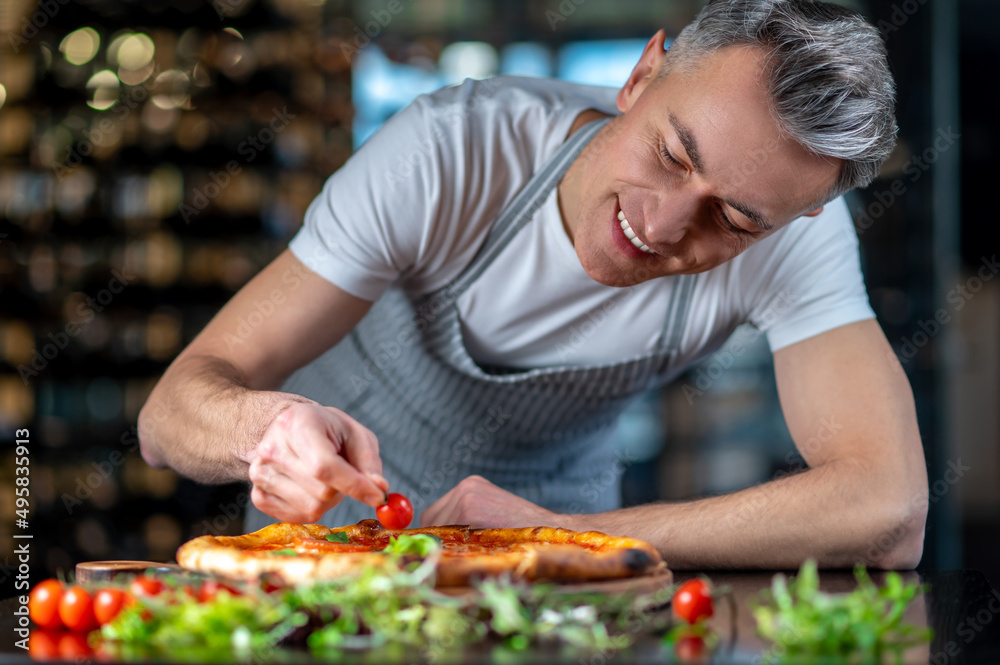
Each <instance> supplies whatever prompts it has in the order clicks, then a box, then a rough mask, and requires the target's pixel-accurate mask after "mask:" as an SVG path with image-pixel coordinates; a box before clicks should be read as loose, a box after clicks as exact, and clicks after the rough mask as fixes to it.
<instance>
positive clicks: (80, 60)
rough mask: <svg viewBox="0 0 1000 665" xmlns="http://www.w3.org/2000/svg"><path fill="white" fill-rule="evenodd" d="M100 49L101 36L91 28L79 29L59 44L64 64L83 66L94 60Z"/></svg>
mask: <svg viewBox="0 0 1000 665" xmlns="http://www.w3.org/2000/svg"><path fill="white" fill-rule="evenodd" d="M100 47H101V36H100V35H98V34H97V31H96V30H94V29H93V28H80V29H79V30H74V31H73V32H71V33H69V34H68V35H66V37H65V38H64V39H63V40H62V43H61V44H59V50H60V51H61V52H62V54H63V57H64V58H66V62H68V63H70V64H71V65H84V64H86V63H88V62H90V61H91V60H93V59H94V56H95V55H97V51H98V49H100Z"/></svg>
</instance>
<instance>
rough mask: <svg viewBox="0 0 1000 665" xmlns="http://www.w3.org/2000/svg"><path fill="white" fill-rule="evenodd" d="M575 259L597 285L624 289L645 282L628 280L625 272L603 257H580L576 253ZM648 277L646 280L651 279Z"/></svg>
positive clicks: (634, 279) (633, 279)
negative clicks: (577, 259)
mask: <svg viewBox="0 0 1000 665" xmlns="http://www.w3.org/2000/svg"><path fill="white" fill-rule="evenodd" d="M577 257H578V258H579V259H580V265H582V266H583V269H584V271H586V273H587V275H589V276H590V278H591V279H592V280H594V281H595V282H597V283H598V284H603V285H604V286H614V287H625V286H635V285H636V284H638V283H640V282H642V281H645V280H642V279H636V278H634V277H633V278H629V276H628V275H627V274H626V271H625V270H623V269H622V268H621V267H620V266H616V265H615V264H614V263H613V262H612V261H610V260H608V258H607V257H604V256H598V257H594V256H581V255H580V253H579V252H577ZM652 277H653V275H650V276H649V277H648V278H647V279H649V278H652Z"/></svg>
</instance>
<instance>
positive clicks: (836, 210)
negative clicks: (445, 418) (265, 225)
mask: <svg viewBox="0 0 1000 665" xmlns="http://www.w3.org/2000/svg"><path fill="white" fill-rule="evenodd" d="M615 93H616V90H614V89H611V88H601V87H594V86H583V85H577V84H572V83H566V82H562V81H556V80H550V79H530V78H518V77H506V76H503V77H497V78H495V79H488V80H485V81H472V80H467V81H465V82H464V83H462V84H461V85H458V86H455V87H450V88H444V89H442V90H439V91H437V92H435V93H432V94H430V95H422V96H421V97H419V98H417V99H416V101H414V102H413V104H411V105H410V106H408V107H407V108H406V109H404V110H402V111H400V112H399V113H397V114H396V115H395V116H393V117H392V118H391V119H390V120H389V121H388V122H387V123H386V124H385V125H384V126H383V127H382V128H381V129H380V130H379V131H378V132H377V133H376V134H375V135H374V136H372V138H370V139H369V140H368V141H367V142H366V143H365V144H364V145H363V146H361V148H360V149H359V150H358V152H357V153H356V154H355V155H353V156H352V157H351V159H350V160H348V162H347V163H346V164H345V165H344V166H343V167H341V168H340V170H338V171H337V172H336V173H334V174H333V175H332V176H331V177H330V178H329V180H328V181H327V182H326V185H325V186H324V188H323V191H322V193H321V194H320V195H319V196H318V197H317V198H316V200H315V201H313V203H312V205H311V206H310V207H309V210H308V212H307V213H306V217H305V222H304V225H303V227H302V229H301V230H300V231H299V232H298V234H297V235H296V236H295V237H294V238H293V239H292V241H291V244H290V247H291V250H292V252H293V253H294V254H295V255H296V256H297V257H298V258H299V259H300V260H302V261H303V262H304V263H305V264H306V265H307V266H309V267H310V268H311V269H313V270H315V271H316V272H318V273H319V274H320V275H322V276H323V277H324V278H326V279H327V280H329V281H330V282H332V283H333V284H335V285H337V286H338V287H340V288H341V289H343V290H345V291H347V292H348V293H350V294H352V295H354V296H357V297H359V298H364V299H366V300H372V301H374V300H376V299H378V297H379V296H380V295H381V294H382V292H383V291H384V290H385V289H386V288H387V287H388V286H389V285H390V284H392V283H394V282H398V283H399V284H400V285H401V286H402V288H404V289H406V290H408V291H411V292H416V293H430V292H433V291H435V290H437V289H439V288H441V287H443V286H445V285H447V284H448V283H449V282H451V281H452V280H453V279H454V278H455V277H457V276H458V275H459V274H460V273H461V272H462V270H463V269H464V268H465V267H466V266H467V265H468V264H469V263H470V262H471V261H472V259H473V257H474V256H475V254H476V252H477V250H478V249H479V248H480V246H481V245H482V243H483V242H484V241H485V240H486V236H487V234H488V232H489V229H490V226H491V224H492V223H493V221H494V220H495V219H496V217H497V216H498V215H499V214H500V212H501V211H502V210H503V208H504V207H505V206H506V204H507V203H509V202H510V201H511V199H512V198H513V197H514V196H515V195H516V194H517V192H518V191H519V190H520V189H521V188H522V187H523V186H524V185H525V184H526V183H527V181H528V180H529V179H530V177H531V175H532V173H533V172H534V171H535V170H536V169H537V168H538V167H540V166H541V164H542V163H543V162H544V161H545V159H546V158H547V157H549V156H550V155H551V154H552V153H553V152H555V150H556V149H557V148H558V147H559V145H560V144H561V143H562V142H563V141H564V140H565V137H566V135H567V133H568V132H569V129H570V126H571V125H572V123H573V121H574V120H575V118H576V116H577V115H578V114H579V113H580V112H581V111H583V110H585V109H588V108H594V109H597V110H599V111H602V112H605V113H608V114H616V113H617V110H616V108H615ZM673 279H675V278H673V277H661V278H657V279H653V280H650V281H647V282H644V283H642V284H638V285H636V286H632V287H626V288H616V287H608V286H604V285H602V284H599V283H597V282H595V281H594V280H592V279H591V278H590V277H589V276H588V275H587V273H586V272H585V271H584V269H583V267H582V266H581V265H580V262H579V259H578V258H577V255H576V252H575V251H574V249H573V246H572V243H571V242H570V240H569V237H568V236H567V235H566V233H565V231H564V229H563V225H562V220H561V217H560V215H559V210H558V206H557V202H556V191H555V189H553V191H552V192H551V193H550V195H549V197H548V198H547V199H546V201H545V204H544V205H543V206H542V207H541V208H540V209H539V210H538V212H537V213H536V214H535V216H534V218H533V219H532V220H531V221H530V222H529V223H528V225H527V226H526V227H525V228H523V229H521V231H520V232H519V233H518V234H517V235H516V236H515V238H514V239H513V240H512V241H511V242H510V244H509V245H508V246H507V247H506V248H505V249H504V251H503V252H502V253H501V254H500V256H499V257H498V258H497V259H496V260H495V261H494V262H493V263H492V264H491V265H490V266H489V268H487V270H486V271H485V272H484V273H483V274H482V275H481V276H480V278H479V279H478V280H477V281H476V282H475V283H474V284H473V285H472V286H471V287H470V288H469V289H468V290H467V291H466V292H465V293H464V294H462V295H461V296H460V297H459V299H458V302H457V305H458V308H459V315H460V320H461V321H462V329H463V334H464V336H465V341H466V344H467V346H468V349H469V352H470V354H471V355H472V357H473V358H474V359H475V360H476V361H477V362H479V363H482V364H488V365H496V366H504V367H516V368H529V367H545V366H554V365H567V364H569V365H592V364H603V363H608V362H616V361H623V360H627V359H630V358H633V357H635V356H637V355H641V354H644V353H646V352H648V351H652V350H653V349H654V348H655V345H656V343H657V339H658V338H659V336H660V334H661V332H662V331H663V327H664V323H665V321H666V319H667V308H668V305H669V297H668V296H669V294H670V288H671V286H672V284H671V280H673ZM873 317H874V314H873V312H872V310H871V308H870V306H869V304H868V297H867V294H866V292H865V287H864V281H863V279H862V275H861V270H860V265H859V258H858V239H857V235H856V234H855V231H854V226H853V224H852V222H851V219H850V216H849V215H848V212H847V207H846V205H845V204H844V202H843V200H842V199H837V200H835V201H833V202H831V203H830V204H828V205H827V206H826V208H825V209H824V211H823V213H822V214H820V215H819V216H817V217H814V218H805V217H803V218H800V219H797V220H795V221H793V222H792V223H790V224H789V225H787V226H786V227H785V228H783V229H781V230H779V231H777V232H775V233H774V234H772V235H771V236H770V237H768V238H765V239H764V240H761V241H759V242H757V243H755V244H754V245H752V246H751V247H750V248H748V249H747V250H746V251H745V252H743V253H742V254H740V255H739V256H737V257H735V258H734V259H732V260H730V261H728V262H726V263H724V264H722V265H720V266H717V267H716V268H713V269H712V270H709V271H707V272H704V273H701V274H700V275H699V276H698V278H697V282H696V285H695V289H694V292H693V295H692V299H691V309H690V310H689V313H688V316H687V318H686V325H685V328H684V331H683V334H682V335H681V337H680V350H679V354H678V356H677V357H676V358H675V362H676V363H677V365H676V366H683V365H685V364H687V363H689V362H694V361H695V360H697V359H698V358H700V357H701V356H703V355H705V354H707V353H710V352H712V351H713V350H715V349H716V348H717V347H718V346H720V345H721V344H722V343H723V342H724V341H725V340H726V338H727V337H728V336H729V335H730V333H731V332H732V331H733V330H734V329H735V328H736V326H738V325H739V324H741V323H745V322H749V323H752V324H753V325H755V326H757V327H758V328H759V329H761V330H763V331H765V332H766V333H767V338H768V342H769V344H770V346H771V349H772V350H777V349H780V348H782V347H784V346H787V345H789V344H794V343H795V342H798V341H801V340H803V339H806V338H808V337H811V336H813V335H817V334H819V333H822V332H825V331H827V330H830V329H832V328H836V327H838V326H842V325H845V324H848V323H852V322H854V321H859V320H862V319H868V318H873Z"/></svg>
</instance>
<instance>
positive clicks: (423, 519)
mask: <svg viewBox="0 0 1000 665" xmlns="http://www.w3.org/2000/svg"><path fill="white" fill-rule="evenodd" d="M461 492H462V490H460V489H459V486H455V487H453V488H451V489H450V490H449V491H448V493H447V494H445V495H444V496H442V497H441V498H440V499H438V500H437V501H435V502H434V503H432V504H431V505H429V506H427V507H426V508H424V511H423V512H422V513H420V526H422V527H424V526H445V525H448V524H456V522H455V521H454V520H453V519H452V516H454V515H455V514H456V512H457V511H456V508H457V505H458V500H459V499H460V498H461Z"/></svg>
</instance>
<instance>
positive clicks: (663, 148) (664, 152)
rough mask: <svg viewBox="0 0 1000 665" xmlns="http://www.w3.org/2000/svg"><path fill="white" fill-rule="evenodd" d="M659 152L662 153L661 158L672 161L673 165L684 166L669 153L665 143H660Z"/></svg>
mask: <svg viewBox="0 0 1000 665" xmlns="http://www.w3.org/2000/svg"><path fill="white" fill-rule="evenodd" d="M660 154H662V155H663V158H664V159H666V160H667V161H668V162H671V163H673V164H674V165H675V166H679V167H681V168H684V165H683V164H681V163H680V162H679V161H677V160H676V159H675V158H674V156H673V155H672V154H670V149H669V148H668V147H667V145H666V144H665V143H663V144H660Z"/></svg>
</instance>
